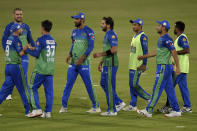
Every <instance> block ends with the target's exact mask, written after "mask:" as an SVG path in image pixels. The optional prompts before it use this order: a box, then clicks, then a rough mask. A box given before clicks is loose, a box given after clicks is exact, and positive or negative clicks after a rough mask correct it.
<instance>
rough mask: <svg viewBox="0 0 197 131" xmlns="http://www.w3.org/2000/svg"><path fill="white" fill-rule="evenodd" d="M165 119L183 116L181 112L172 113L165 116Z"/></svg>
mask: <svg viewBox="0 0 197 131" xmlns="http://www.w3.org/2000/svg"><path fill="white" fill-rule="evenodd" d="M164 116H165V117H180V116H181V112H177V111H171V112H170V113H169V114H165V115H164Z"/></svg>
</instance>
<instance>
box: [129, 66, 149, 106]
mask: <svg viewBox="0 0 197 131" xmlns="http://www.w3.org/2000/svg"><path fill="white" fill-rule="evenodd" d="M140 76H141V72H139V71H136V70H129V85H130V95H131V102H130V105H131V106H134V107H135V106H137V96H140V97H141V98H143V99H145V100H149V99H151V96H150V95H149V94H148V93H147V92H146V91H145V90H144V89H143V88H142V87H141V86H140V85H139V79H140Z"/></svg>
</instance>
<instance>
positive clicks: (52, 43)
mask: <svg viewBox="0 0 197 131" xmlns="http://www.w3.org/2000/svg"><path fill="white" fill-rule="evenodd" d="M46 44H48V45H54V44H55V41H54V40H46Z"/></svg>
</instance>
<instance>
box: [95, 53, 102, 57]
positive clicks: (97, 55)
mask: <svg viewBox="0 0 197 131" xmlns="http://www.w3.org/2000/svg"><path fill="white" fill-rule="evenodd" d="M101 56H102V54H101V53H94V54H93V57H94V58H99V57H101Z"/></svg>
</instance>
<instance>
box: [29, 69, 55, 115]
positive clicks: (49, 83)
mask: <svg viewBox="0 0 197 131" xmlns="http://www.w3.org/2000/svg"><path fill="white" fill-rule="evenodd" d="M42 84H43V86H44V91H45V97H46V106H45V112H52V107H53V75H42V74H38V73H34V72H33V73H32V76H31V80H30V93H31V104H32V107H33V109H41V107H40V102H39V95H38V89H39V88H40V86H41V85H42Z"/></svg>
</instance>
